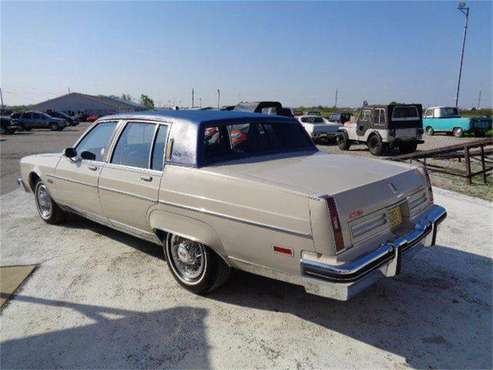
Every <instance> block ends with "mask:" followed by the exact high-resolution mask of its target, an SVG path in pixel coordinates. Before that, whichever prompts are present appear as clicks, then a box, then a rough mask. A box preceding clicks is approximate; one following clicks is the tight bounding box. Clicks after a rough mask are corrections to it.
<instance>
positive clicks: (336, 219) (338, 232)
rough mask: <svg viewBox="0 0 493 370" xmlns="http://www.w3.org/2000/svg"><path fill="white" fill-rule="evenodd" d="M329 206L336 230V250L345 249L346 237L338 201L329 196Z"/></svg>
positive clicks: (333, 226) (331, 220) (333, 227)
mask: <svg viewBox="0 0 493 370" xmlns="http://www.w3.org/2000/svg"><path fill="white" fill-rule="evenodd" d="M327 207H328V208H329V217H330V223H331V224H332V229H333V230H334V239H335V242H336V251H337V252H340V251H342V250H343V249H344V239H343V237H342V229H341V223H340V221H339V214H338V212H337V207H336V202H335V200H334V198H332V197H329V198H327Z"/></svg>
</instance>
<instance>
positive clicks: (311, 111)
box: [304, 110, 322, 116]
mask: <svg viewBox="0 0 493 370" xmlns="http://www.w3.org/2000/svg"><path fill="white" fill-rule="evenodd" d="M304 115H305V116H321V115H322V114H321V113H320V112H319V111H318V110H309V111H307V112H305V114H304Z"/></svg>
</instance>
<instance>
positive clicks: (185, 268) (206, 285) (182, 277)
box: [164, 234, 230, 294]
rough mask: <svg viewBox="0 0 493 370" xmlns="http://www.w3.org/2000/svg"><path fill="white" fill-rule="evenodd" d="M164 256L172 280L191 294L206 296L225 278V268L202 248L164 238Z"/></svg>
mask: <svg viewBox="0 0 493 370" xmlns="http://www.w3.org/2000/svg"><path fill="white" fill-rule="evenodd" d="M164 255H165V256H166V259H167V261H168V265H169V267H170V271H171V273H172V275H173V277H174V278H175V280H176V281H177V282H178V283H179V284H180V285H181V286H182V287H184V288H185V289H187V290H189V291H191V292H193V293H195V294H207V293H209V292H211V291H213V290H214V289H216V288H218V287H220V286H221V285H222V284H223V283H224V282H225V281H226V280H227V278H228V276H229V272H230V269H229V266H228V265H227V264H226V263H225V262H224V261H223V260H222V259H221V257H219V256H218V255H217V254H216V253H214V251H213V250H212V249H210V248H209V247H207V246H206V245H204V244H202V243H199V242H195V241H192V240H190V239H186V238H183V237H181V236H178V235H174V234H168V235H167V237H166V240H165V243H164Z"/></svg>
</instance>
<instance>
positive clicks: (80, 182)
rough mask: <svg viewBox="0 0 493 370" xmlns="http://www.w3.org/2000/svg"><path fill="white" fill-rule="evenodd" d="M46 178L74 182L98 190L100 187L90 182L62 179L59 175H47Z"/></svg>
mask: <svg viewBox="0 0 493 370" xmlns="http://www.w3.org/2000/svg"><path fill="white" fill-rule="evenodd" d="M46 177H51V178H53V179H57V180H62V181H67V182H73V183H75V184H80V185H85V186H89V187H91V188H97V187H98V186H97V184H90V183H88V182H84V181H79V180H73V179H69V178H68V177H62V176H58V175H46Z"/></svg>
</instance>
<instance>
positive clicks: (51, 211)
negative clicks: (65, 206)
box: [34, 181, 65, 225]
mask: <svg viewBox="0 0 493 370" xmlns="http://www.w3.org/2000/svg"><path fill="white" fill-rule="evenodd" d="M34 200H35V201H36V208H37V209H38V214H39V217H41V219H42V220H43V221H44V222H46V223H48V224H52V225H58V224H60V223H62V222H63V221H65V212H63V211H62V209H61V208H60V207H59V206H58V204H56V203H55V201H54V200H53V199H52V198H51V196H50V194H49V193H48V188H47V187H46V185H45V184H44V183H43V182H42V181H38V182H37V183H36V186H35V187H34Z"/></svg>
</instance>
